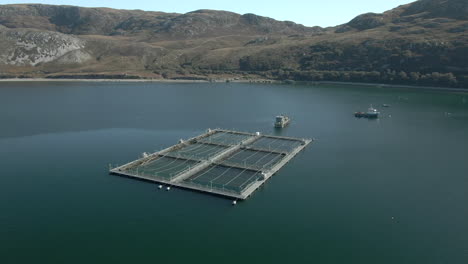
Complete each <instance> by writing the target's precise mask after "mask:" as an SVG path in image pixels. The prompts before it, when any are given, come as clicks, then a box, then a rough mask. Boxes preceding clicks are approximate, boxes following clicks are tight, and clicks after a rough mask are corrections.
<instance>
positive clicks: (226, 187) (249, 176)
mask: <svg viewBox="0 0 468 264" xmlns="http://www.w3.org/2000/svg"><path fill="white" fill-rule="evenodd" d="M260 176H261V174H260V172H259V171H252V170H248V169H240V168H234V167H228V166H223V165H210V166H209V167H208V168H206V169H204V170H202V171H200V172H198V173H195V174H194V175H192V176H191V177H189V178H188V179H186V180H185V182H187V183H190V184H193V185H197V186H200V187H203V188H208V189H218V190H222V191H227V192H234V193H241V192H242V191H243V190H245V189H246V188H248V187H249V186H250V185H251V184H253V183H254V182H255V181H257V180H258V179H259V177H260Z"/></svg>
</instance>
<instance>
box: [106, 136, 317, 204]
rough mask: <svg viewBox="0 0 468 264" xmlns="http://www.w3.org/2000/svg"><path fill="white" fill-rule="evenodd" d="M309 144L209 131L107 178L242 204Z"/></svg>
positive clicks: (143, 159)
mask: <svg viewBox="0 0 468 264" xmlns="http://www.w3.org/2000/svg"><path fill="white" fill-rule="evenodd" d="M311 141H312V140H311V139H298V138H290V137H280V136H268V135H262V134H260V133H259V132H257V133H245V132H238V131H230V130H223V129H214V130H210V129H208V131H207V132H206V133H204V134H202V135H200V136H197V137H194V138H191V139H188V140H185V141H184V140H180V141H179V143H178V144H177V145H174V146H172V147H169V148H167V149H164V150H161V151H158V152H155V153H153V154H149V155H144V156H143V157H142V158H141V159H138V160H135V161H132V162H130V163H127V164H125V165H122V166H119V167H116V168H111V170H110V173H111V174H116V175H120V176H126V177H131V178H138V179H142V180H147V181H152V182H157V183H160V184H166V185H169V186H177V187H181V188H186V189H192V190H196V191H201V192H206V193H212V194H217V195H222V196H226V197H230V198H235V199H241V200H244V199H246V198H248V197H249V196H250V195H251V194H252V193H253V192H254V191H255V190H256V189H258V188H259V187H260V186H261V185H262V184H263V183H264V182H266V181H267V180H268V179H269V178H270V177H271V176H272V175H273V174H274V173H276V172H277V171H278V170H279V169H281V167H283V166H284V165H285V164H286V163H287V162H288V161H289V160H291V159H292V158H293V157H294V156H295V155H296V154H297V153H299V152H300V151H301V150H303V149H304V148H305V147H306V146H307V145H308V144H309V143H310V142H311Z"/></svg>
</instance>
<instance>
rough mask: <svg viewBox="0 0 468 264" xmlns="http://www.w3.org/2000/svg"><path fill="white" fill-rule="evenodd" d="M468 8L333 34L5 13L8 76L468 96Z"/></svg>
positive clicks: (416, 13)
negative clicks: (314, 84) (336, 86)
mask: <svg viewBox="0 0 468 264" xmlns="http://www.w3.org/2000/svg"><path fill="white" fill-rule="evenodd" d="M467 61H468V1H466V0H420V1H416V2H414V3H411V4H408V5H404V6H400V7H397V8H395V9H393V10H390V11H387V12H385V13H383V14H374V13H368V14H363V15H360V16H358V17H356V18H354V19H353V20H351V21H350V22H348V23H346V24H343V25H339V26H336V27H330V28H320V27H305V26H302V25H299V24H295V23H293V22H288V21H284V22H283V21H276V20H273V19H270V18H266V17H261V16H257V15H254V14H245V15H239V14H236V13H231V12H225V11H214V10H198V11H194V12H190V13H186V14H175V13H162V12H146V11H141V10H115V9H108V8H81V7H75V6H50V5H37V4H25V5H0V76H2V77H4V78H5V77H49V78H64V77H68V78H73V77H85V78H100V77H103V78H173V79H211V78H225V77H239V78H255V77H258V76H261V77H263V78H269V79H278V80H285V79H291V80H309V81H320V80H329V81H359V82H379V83H380V82H381V83H395V84H415V85H434V86H451V87H468V62H467Z"/></svg>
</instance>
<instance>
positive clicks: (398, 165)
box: [0, 82, 468, 264]
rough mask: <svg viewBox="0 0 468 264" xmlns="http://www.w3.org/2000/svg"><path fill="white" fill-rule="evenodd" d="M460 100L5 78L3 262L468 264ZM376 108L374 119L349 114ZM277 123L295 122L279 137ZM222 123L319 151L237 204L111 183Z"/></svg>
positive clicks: (467, 131)
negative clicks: (280, 117)
mask: <svg viewBox="0 0 468 264" xmlns="http://www.w3.org/2000/svg"><path fill="white" fill-rule="evenodd" d="M467 101H468V94H457V93H445V92H434V91H430V92H428V91H420V90H405V89H389V88H385V89H383V88H375V87H367V88H365V87H346V86H302V85H295V86H287V85H258V84H208V83H207V84H162V83H80V82H76V83H0V124H1V125H0V127H1V129H0V166H1V173H0V259H1V260H0V262H1V263H6V264H10V263H12V264H16V263H28V264H29V263H135V262H137V263H149V262H151V263H158V262H168V263H177V262H179V263H240V262H247V263H251V262H253V261H256V262H258V263H307V262H308V263H360V264H362V263H428V264H430V263H449V264H458V263H460V264H464V263H468V206H467V204H468V102H467ZM384 103H385V104H390V105H391V107H389V108H382V107H380V106H381V105H382V104H384ZM369 104H373V105H374V106H375V107H377V108H379V110H381V112H382V115H381V118H380V119H379V120H367V119H356V118H354V117H353V115H352V113H353V112H354V111H358V110H361V111H364V110H366V108H367V107H368V106H369ZM281 113H286V114H288V115H290V116H291V117H292V119H293V122H292V123H291V125H290V126H289V127H288V128H286V129H284V130H279V131H278V130H274V129H273V126H272V125H273V121H274V117H275V116H276V115H277V114H281ZM217 127H220V128H226V129H236V130H241V131H249V132H255V131H261V132H263V133H267V134H277V135H286V136H293V137H307V138H312V137H314V138H316V139H317V141H316V142H315V143H314V144H312V145H310V146H309V147H308V148H307V149H306V150H305V151H304V152H302V153H300V154H299V155H298V156H297V157H296V158H295V159H293V160H292V161H291V162H290V163H288V165H286V166H285V167H284V168H283V169H282V170H280V171H279V173H277V174H276V175H275V177H273V178H272V179H271V181H269V182H268V183H267V184H266V185H264V187H262V188H261V189H260V190H259V191H257V192H256V193H255V194H254V195H253V197H252V198H251V199H249V200H247V201H245V202H242V203H239V204H238V205H237V206H235V207H233V206H231V201H229V200H226V199H223V198H219V197H214V196H209V195H206V194H200V193H194V192H190V191H185V190H179V189H175V190H171V191H170V192H165V191H158V190H157V188H156V186H155V185H154V184H151V183H146V182H139V181H135V180H132V179H127V178H121V177H117V176H111V175H108V173H107V168H108V165H109V163H111V164H123V163H125V162H128V161H130V160H133V159H135V158H137V157H138V156H139V155H140V154H141V153H142V152H144V151H146V152H150V151H154V150H158V149H162V148H164V147H167V146H170V145H173V144H174V143H176V142H177V140H179V139H180V138H189V137H192V136H195V135H197V134H200V133H202V132H204V131H205V130H206V129H207V128H217Z"/></svg>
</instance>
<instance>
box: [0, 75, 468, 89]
mask: <svg viewBox="0 0 468 264" xmlns="http://www.w3.org/2000/svg"><path fill="white" fill-rule="evenodd" d="M6 82H122V83H124V82H128V83H132V82H133V83H142V82H146V83H268V84H292V85H294V84H306V85H320V84H330V85H348V86H368V87H376V88H404V89H420V90H432V91H448V92H462V93H468V88H451V87H433V86H414V85H398V84H384V83H362V82H335V81H289V80H285V81H278V80H268V79H250V80H246V79H238V80H236V79H217V80H212V81H208V80H177V79H176V80H172V79H71V78H63V79H53V78H6V79H0V83H6Z"/></svg>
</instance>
